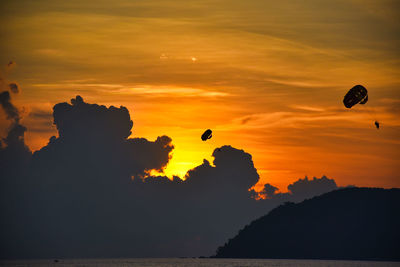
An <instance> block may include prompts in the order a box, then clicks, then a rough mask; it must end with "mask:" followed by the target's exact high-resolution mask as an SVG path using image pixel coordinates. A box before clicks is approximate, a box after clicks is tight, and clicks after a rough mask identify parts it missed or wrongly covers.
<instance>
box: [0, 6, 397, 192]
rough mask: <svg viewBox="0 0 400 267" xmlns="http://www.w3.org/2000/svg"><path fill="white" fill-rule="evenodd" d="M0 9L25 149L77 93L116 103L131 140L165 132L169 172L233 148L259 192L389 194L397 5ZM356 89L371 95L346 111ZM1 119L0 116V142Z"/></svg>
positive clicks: (6, 74) (44, 138) (3, 52)
mask: <svg viewBox="0 0 400 267" xmlns="http://www.w3.org/2000/svg"><path fill="white" fill-rule="evenodd" d="M0 9H1V17H0V22H1V23H0V38H1V40H2V42H1V43H0V62H1V63H2V70H1V75H2V79H3V80H4V81H7V82H16V83H17V84H18V86H19V88H20V91H21V92H20V93H19V94H17V95H14V96H13V101H14V103H15V105H16V106H17V107H18V108H19V109H20V111H21V114H22V124H23V125H25V126H26V127H27V129H28V131H27V132H26V134H25V141H26V143H27V144H28V145H29V147H30V148H31V149H32V150H38V149H40V148H41V147H43V146H45V145H46V144H47V143H48V141H49V138H50V137H51V136H52V135H57V131H56V128H55V126H54V125H53V118H52V107H53V106H54V105H55V104H56V103H60V102H69V100H70V99H71V98H74V97H75V96H76V95H81V96H82V97H83V98H84V99H85V101H86V102H89V103H98V104H102V105H106V106H110V105H114V106H116V107H119V106H121V105H122V106H125V107H127V108H128V110H129V112H130V116H131V118H132V120H133V123H134V124H133V130H132V137H145V138H147V139H149V140H155V139H156V138H157V137H158V136H159V135H163V134H164V135H167V136H169V137H170V138H171V139H172V144H173V145H174V147H175V148H174V150H173V152H172V153H173V156H172V159H171V160H170V162H169V163H168V165H167V167H166V169H165V173H166V175H167V176H169V177H172V175H175V174H176V175H179V176H180V177H182V178H184V176H185V174H186V172H187V171H188V170H190V169H192V168H194V167H195V166H198V165H199V164H201V163H202V162H203V159H204V158H206V159H208V160H209V161H211V154H212V151H213V150H214V149H215V148H216V147H220V146H222V145H231V146H233V147H236V148H239V149H244V150H245V151H246V152H248V153H250V154H251V155H252V158H253V161H254V165H255V167H256V169H257V171H258V173H259V175H260V177H261V179H260V182H259V183H258V184H257V185H258V186H257V188H258V189H261V188H262V185H263V184H264V183H270V184H273V185H275V186H277V187H278V188H279V189H280V190H281V191H285V188H286V187H287V185H288V184H290V183H292V182H293V180H295V179H297V178H299V177H304V176H305V175H308V176H311V177H312V176H317V177H320V176H322V175H327V176H328V177H332V178H334V179H335V181H336V182H337V184H338V185H348V184H352V185H356V186H376V187H387V188H389V187H400V175H399V171H400V117H399V114H400V89H399V86H400V64H399V63H400V60H399V56H400V49H399V47H400V34H399V33H400V23H399V22H400V14H399V10H400V8H399V3H398V2H397V1H388V0H382V1H368V0H365V1H361V0H359V1H358V0H352V1H339V0H333V1H319V0H318V1H317V0H309V1H294V0H291V1H259V0H258V1H257V0H249V1H239V0H230V1H228V0H213V1H207V0H201V1H200V0H199V1H197V0H196V1H195V0H187V1H161V0H147V1H123V0H115V1H112V4H110V2H109V1H105V0H103V1H101V0H100V1H75V0H71V1H58V0H47V1H46V0H42V1H41V0H38V1H15V0H14V1H8V0H5V1H1V3H0ZM10 61H13V62H15V64H13V65H12V66H9V67H8V66H7V63H9V62H10ZM356 84H362V85H364V86H365V87H366V88H367V89H368V92H369V101H368V103H367V104H366V105H365V106H360V105H358V106H355V107H353V108H352V109H346V108H345V107H344V106H343V103H342V100H343V96H344V95H345V93H346V92H347V91H348V90H349V89H350V88H351V87H353V86H354V85H356ZM2 86H3V85H2ZM375 120H378V121H379V122H380V123H381V128H380V129H379V130H377V129H376V128H375V127H374V121H375ZM8 125H9V122H8V121H7V120H6V115H5V114H4V113H3V112H2V113H1V114H0V127H1V128H0V130H1V131H0V134H1V135H2V136H4V135H5V134H6V132H7V127H8ZM208 128H210V129H212V130H213V137H212V139H210V140H208V141H206V142H202V141H201V139H200V136H201V134H202V133H203V132H204V131H205V130H206V129H208Z"/></svg>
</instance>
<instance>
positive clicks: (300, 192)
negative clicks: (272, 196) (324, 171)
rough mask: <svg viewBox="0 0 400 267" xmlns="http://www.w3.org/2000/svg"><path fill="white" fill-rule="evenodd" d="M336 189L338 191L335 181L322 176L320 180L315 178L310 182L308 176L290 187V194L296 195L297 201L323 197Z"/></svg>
mask: <svg viewBox="0 0 400 267" xmlns="http://www.w3.org/2000/svg"><path fill="white" fill-rule="evenodd" d="M335 189H338V187H337V185H336V183H335V181H334V180H333V179H329V178H328V177H326V176H322V177H321V178H320V179H318V178H316V177H314V178H313V179H312V180H309V179H308V177H307V176H306V177H305V178H304V179H299V180H297V181H296V182H294V183H293V184H290V185H289V186H288V190H289V191H290V193H291V194H292V195H295V196H296V198H297V199H305V198H310V197H313V196H317V195H322V194H324V193H326V192H329V191H332V190H335Z"/></svg>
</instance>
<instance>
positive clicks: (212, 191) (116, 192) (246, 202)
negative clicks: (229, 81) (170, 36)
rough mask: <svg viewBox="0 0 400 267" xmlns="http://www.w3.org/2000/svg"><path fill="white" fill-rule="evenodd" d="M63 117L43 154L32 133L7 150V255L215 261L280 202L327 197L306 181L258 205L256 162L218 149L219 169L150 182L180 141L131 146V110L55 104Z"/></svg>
mask: <svg viewBox="0 0 400 267" xmlns="http://www.w3.org/2000/svg"><path fill="white" fill-rule="evenodd" d="M53 116H54V123H55V126H56V127H57V130H58V137H56V136H53V137H51V138H50V140H49V143H48V144H47V145H46V146H44V147H43V148H42V149H40V150H39V151H36V152H35V153H34V154H33V156H31V154H30V151H29V150H28V151H26V146H25V144H24V142H23V134H24V132H25V130H26V128H24V127H23V126H17V125H16V126H15V128H13V129H11V130H10V132H9V136H8V137H7V138H6V139H5V144H6V145H7V146H6V147H5V148H0V155H1V157H0V159H1V161H0V164H1V166H2V168H1V169H0V171H1V180H0V182H1V187H0V188H1V189H0V190H1V194H0V196H1V212H2V214H3V215H4V218H5V220H3V224H2V226H1V228H0V240H1V241H0V251H1V252H0V256H1V257H17V258H18V257H29V258H35V257H50V258H51V257H99V256H101V257H117V256H118V257H150V256H157V257H171V256H196V255H197V256H198V255H211V254H213V253H214V252H215V249H216V248H217V247H218V246H219V245H220V244H222V243H223V242H225V241H226V239H227V238H229V237H231V236H233V235H234V234H235V233H236V232H237V231H238V229H240V228H242V227H243V226H244V225H245V224H247V223H249V222H250V221H251V220H253V219H255V218H257V217H259V216H261V215H264V214H265V213H267V212H268V211H269V210H271V209H272V208H274V207H275V206H277V205H279V204H280V203H282V202H284V201H290V200H296V201H298V200H300V199H301V197H299V196H298V194H299V195H301V196H303V195H307V196H309V195H312V191H313V190H315V191H317V193H320V192H322V191H323V190H326V189H327V187H326V186H315V184H318V185H320V184H321V183H323V184H324V183H325V182H326V181H325V180H329V179H327V178H321V179H316V180H315V179H314V180H312V181H308V180H307V181H304V180H299V181H298V182H295V183H294V184H293V185H291V187H290V191H291V192H290V193H285V194H276V191H277V188H276V187H274V186H272V185H269V184H268V185H266V186H265V188H264V190H263V192H262V194H265V195H266V196H267V197H268V199H261V200H256V199H255V197H254V196H255V194H256V193H255V192H254V191H249V189H250V188H252V187H253V186H254V185H255V184H256V183H257V182H258V180H259V175H258V173H257V170H256V168H255V167H254V163H253V160H252V156H251V155H250V154H249V153H246V152H245V151H243V150H240V149H236V148H233V147H231V146H222V147H220V148H217V149H215V150H214V152H213V154H212V156H213V158H214V160H213V162H212V163H210V162H209V161H207V160H204V162H203V163H202V164H201V165H199V166H197V167H195V168H194V169H192V170H190V171H188V173H187V174H186V176H185V180H182V179H180V178H179V177H173V180H170V179H168V178H167V177H165V176H157V177H155V176H148V174H149V173H150V171H151V170H159V171H162V169H163V168H164V167H165V166H166V165H167V164H168V161H169V159H170V155H171V152H172V150H173V145H172V144H171V142H172V140H171V138H169V137H167V136H160V137H158V138H157V139H156V140H155V141H154V142H152V141H148V140H146V139H144V138H129V136H130V134H131V128H132V125H133V122H132V120H131V118H130V114H129V112H128V110H127V109H126V108H125V107H119V108H117V107H113V106H111V107H108V108H107V107H105V106H100V105H96V104H88V103H86V102H85V101H84V100H83V99H82V98H81V97H79V96H77V97H76V98H74V99H72V100H71V103H59V104H57V105H55V106H54V108H53ZM24 149H25V150H24ZM10 155H14V156H13V157H11V156H10ZM11 158H13V160H8V159H11ZM320 180H323V181H322V182H321V181H320ZM329 181H333V180H329ZM322 187H323V189H321V188H322ZM305 192H306V193H307V194H306V193H305ZM21 244H24V245H21Z"/></svg>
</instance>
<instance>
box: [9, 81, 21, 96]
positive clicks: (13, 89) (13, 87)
mask: <svg viewBox="0 0 400 267" xmlns="http://www.w3.org/2000/svg"><path fill="white" fill-rule="evenodd" d="M8 87H9V88H10V91H11V92H13V93H14V94H18V93H19V88H18V84H16V83H10V84H8Z"/></svg>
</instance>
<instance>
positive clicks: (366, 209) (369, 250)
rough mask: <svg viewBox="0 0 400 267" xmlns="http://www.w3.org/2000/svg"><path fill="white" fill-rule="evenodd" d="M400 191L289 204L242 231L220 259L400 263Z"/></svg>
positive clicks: (345, 193) (363, 191) (349, 192)
mask: <svg viewBox="0 0 400 267" xmlns="http://www.w3.org/2000/svg"><path fill="white" fill-rule="evenodd" d="M399 211H400V189H378V188H346V189H341V190H336V191H333V192H329V193H326V194H324V195H321V196H318V197H314V198H312V199H309V200H305V201H303V202H301V203H299V204H294V203H290V202H287V203H285V204H284V205H281V206H279V207H277V208H276V209H274V210H272V211H271V212H270V213H268V214H267V215H265V216H263V217H261V218H259V219H257V220H255V221H253V222H252V223H251V224H250V225H248V226H246V227H245V228H244V229H242V230H241V231H239V234H238V235H237V236H236V237H234V238H233V239H230V240H229V241H228V243H226V244H225V245H224V246H222V247H219V248H218V250H217V254H216V256H215V257H218V258H281V259H340V260H394V261H399V260H400V253H399V252H400V228H399V226H400V212H399Z"/></svg>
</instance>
